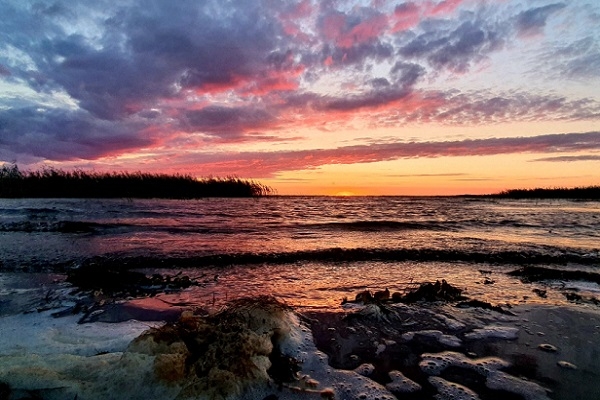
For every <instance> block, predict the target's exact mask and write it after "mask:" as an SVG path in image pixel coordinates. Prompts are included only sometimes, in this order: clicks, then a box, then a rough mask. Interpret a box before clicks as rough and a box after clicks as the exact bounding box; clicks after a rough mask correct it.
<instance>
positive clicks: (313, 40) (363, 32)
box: [0, 0, 600, 195]
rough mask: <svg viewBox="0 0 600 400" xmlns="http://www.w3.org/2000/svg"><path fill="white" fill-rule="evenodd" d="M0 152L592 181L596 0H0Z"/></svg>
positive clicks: (440, 191) (410, 177) (316, 174)
mask: <svg viewBox="0 0 600 400" xmlns="http://www.w3.org/2000/svg"><path fill="white" fill-rule="evenodd" d="M0 15H1V16H2V18H0V163H3V162H4V163H13V162H16V163H17V164H18V165H19V167H20V168H21V169H25V170H34V169H38V168H44V167H51V168H60V169H64V170H71V169H82V170H86V171H97V172H104V171H144V172H152V173H180V174H191V175H194V176H197V177H209V176H214V177H225V176H237V177H240V178H245V179H253V180H257V181H259V182H261V183H264V184H266V185H269V186H271V187H272V188H273V189H274V190H275V191H276V193H278V194H282V195H288V194H289V195H296V194H297V195H314V194H318V195H346V194H348V195H349V194H355V195H452V194H465V193H469V194H482V193H494V192H498V191H501V190H505V189H511V188H531V187H574V186H588V185H600V172H599V171H600V3H598V2H597V1H595V0H587V1H585V0H584V1H581V0H569V1H564V2H560V1H545V0H539V1H538V0H531V1H526V0H519V1H513V0H495V1H492V0H488V1H475V0H442V1H439V0H426V1H414V2H410V1H408V2H405V1H400V0H398V1H384V0H359V1H350V0H322V1H317V0H282V1H276V0H253V1H246V0H239V1H236V0H215V1H212V0H202V1H199V0H194V1H186V0H178V1H169V0H160V1H153V0H123V1H113V0H110V1H108V0H94V1H74V0H69V1H28V0H3V1H1V2H0Z"/></svg>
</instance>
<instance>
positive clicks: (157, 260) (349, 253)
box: [81, 248, 600, 269]
mask: <svg viewBox="0 0 600 400" xmlns="http://www.w3.org/2000/svg"><path fill="white" fill-rule="evenodd" d="M369 261H371V262H376V261H379V262H403V261H414V262H465V263H487V264H498V265H521V266H522V265H540V264H543V265H548V264H550V265H566V264H568V263H573V264H581V265H596V264H598V263H600V252H575V251H571V250H569V251H566V250H565V251H556V250H554V251H543V250H526V251H506V250H505V251H468V250H467V251H465V250H445V249H365V248H353V249H342V248H328V249H320V250H310V251H292V252H279V253H231V254H210V255H190V256H168V255H165V256H161V255H150V256H131V255H125V256H123V255H118V254H111V255H106V256H98V257H93V258H90V259H87V260H84V261H83V262H82V263H81V265H88V264H94V265H96V266H97V267H99V268H111V269H112V268H172V269H176V268H199V267H228V266H234V265H255V264H292V263H300V262H320V263H350V262H369Z"/></svg>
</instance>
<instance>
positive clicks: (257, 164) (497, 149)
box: [175, 132, 600, 178]
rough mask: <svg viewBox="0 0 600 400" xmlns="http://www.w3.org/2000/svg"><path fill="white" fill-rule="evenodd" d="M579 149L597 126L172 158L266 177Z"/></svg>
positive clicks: (595, 146)
mask: <svg viewBox="0 0 600 400" xmlns="http://www.w3.org/2000/svg"><path fill="white" fill-rule="evenodd" d="M582 150H596V151H597V150H600V132H587V133H569V134H550V135H540V136H533V137H515V138H510V137H507V138H489V139H467V140H462V141H445V142H431V141H429V142H428V141H425V142H387V143H374V144H370V145H356V146H345V147H338V148H335V149H315V150H302V151H281V152H261V153H239V154H237V155H232V154H230V155H214V156H206V155H184V156H182V157H181V158H179V160H177V161H175V162H177V163H183V164H187V165H193V166H194V168H195V170H194V171H193V172H194V173H197V174H199V175H206V174H218V175H238V176H242V177H253V178H267V177H273V176H275V175H276V174H277V173H279V172H283V171H293V170H306V169H314V168H318V167H320V166H323V165H330V164H357V163H372V162H378V161H389V160H397V159H402V158H414V157H430V158H436V157H464V156H483V155H499V154H522V153H542V154H543V153H547V154H553V153H565V152H570V151H582Z"/></svg>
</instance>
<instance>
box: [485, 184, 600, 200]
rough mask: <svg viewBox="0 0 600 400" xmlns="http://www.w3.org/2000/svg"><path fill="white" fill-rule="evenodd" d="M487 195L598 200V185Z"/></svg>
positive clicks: (516, 197)
mask: <svg viewBox="0 0 600 400" xmlns="http://www.w3.org/2000/svg"><path fill="white" fill-rule="evenodd" d="M487 197H494V198H502V199H576V200H600V186H586V187H576V188H536V189H510V190H505V191H502V192H500V193H497V194H492V195H489V196H487Z"/></svg>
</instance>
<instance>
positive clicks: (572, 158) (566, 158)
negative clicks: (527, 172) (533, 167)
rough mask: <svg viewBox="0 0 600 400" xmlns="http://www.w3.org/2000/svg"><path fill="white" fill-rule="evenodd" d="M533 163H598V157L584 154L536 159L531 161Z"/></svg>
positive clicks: (599, 158) (599, 157)
mask: <svg viewBox="0 0 600 400" xmlns="http://www.w3.org/2000/svg"><path fill="white" fill-rule="evenodd" d="M531 161H533V162H540V161H543V162H577V161H600V155H597V154H585V155H578V156H558V157H544V158H536V159H535V160H531Z"/></svg>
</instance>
